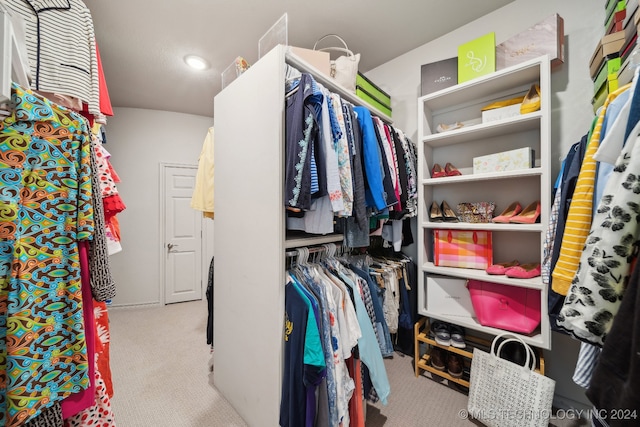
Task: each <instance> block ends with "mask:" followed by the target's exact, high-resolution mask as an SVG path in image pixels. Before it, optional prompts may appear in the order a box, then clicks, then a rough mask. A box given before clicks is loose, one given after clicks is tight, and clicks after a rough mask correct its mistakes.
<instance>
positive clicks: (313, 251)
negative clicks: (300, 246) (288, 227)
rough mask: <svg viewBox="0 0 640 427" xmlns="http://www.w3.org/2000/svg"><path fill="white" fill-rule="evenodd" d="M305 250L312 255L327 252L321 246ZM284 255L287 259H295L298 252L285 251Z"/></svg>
mask: <svg viewBox="0 0 640 427" xmlns="http://www.w3.org/2000/svg"><path fill="white" fill-rule="evenodd" d="M307 250H308V251H309V253H310V254H314V253H318V252H324V251H326V250H327V248H325V247H322V246H312V247H310V248H307ZM285 255H286V256H288V257H295V256H298V255H300V254H299V253H298V251H287V252H285Z"/></svg>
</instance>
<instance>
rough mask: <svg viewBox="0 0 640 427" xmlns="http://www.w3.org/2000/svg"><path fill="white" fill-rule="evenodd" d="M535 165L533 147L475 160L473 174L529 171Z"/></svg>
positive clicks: (475, 158)
mask: <svg viewBox="0 0 640 427" xmlns="http://www.w3.org/2000/svg"><path fill="white" fill-rule="evenodd" d="M534 164H535V150H534V149H533V148H531V147H525V148H518V149H516V150H510V151H503V152H500V153H494V154H489V155H486V156H480V157H474V158H473V173H491V172H505V171H513V170H519V169H529V168H532V167H533V166H534Z"/></svg>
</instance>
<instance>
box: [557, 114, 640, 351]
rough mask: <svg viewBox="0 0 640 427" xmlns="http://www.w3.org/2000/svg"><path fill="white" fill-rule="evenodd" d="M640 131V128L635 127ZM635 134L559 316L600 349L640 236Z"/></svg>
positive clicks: (638, 156)
mask: <svg viewBox="0 0 640 427" xmlns="http://www.w3.org/2000/svg"><path fill="white" fill-rule="evenodd" d="M638 131H640V125H636V128H634V132H638ZM634 132H632V133H631V137H630V138H629V140H628V141H627V142H626V143H625V146H624V148H623V150H622V152H621V153H620V156H619V158H618V160H617V162H616V165H615V168H614V170H613V172H612V174H611V177H610V178H609V180H608V181H607V183H606V186H605V190H604V196H603V197H602V200H601V201H600V202H599V205H598V209H597V212H596V214H595V215H594V218H593V226H592V227H591V231H590V233H589V237H588V239H587V240H586V244H585V247H584V250H583V252H582V255H581V257H580V261H579V265H578V271H577V273H576V275H575V277H574V279H573V283H572V286H571V288H570V290H569V294H568V295H567V298H566V299H565V303H564V306H563V307H562V310H561V311H560V315H559V316H558V326H560V327H561V328H563V329H565V330H567V331H568V332H569V333H571V334H572V335H573V336H574V337H576V338H578V339H580V340H582V341H586V342H589V343H592V344H595V345H598V346H602V345H603V343H604V340H605V339H606V336H607V333H608V332H609V329H610V328H611V324H612V321H613V319H614V317H615V315H616V313H617V311H618V308H619V307H620V302H621V300H622V298H623V295H624V293H625V289H626V287H627V283H628V281H629V276H630V272H631V269H630V267H631V262H632V261H633V259H634V258H635V256H636V250H637V245H638V237H639V234H640V227H639V224H638V215H639V214H640V208H639V207H638V203H637V194H638V193H640V187H639V186H638V183H637V182H636V181H637V179H636V174H635V172H634V171H637V170H640V144H637V143H636V139H637V133H634Z"/></svg>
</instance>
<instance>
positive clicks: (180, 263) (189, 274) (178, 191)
mask: <svg viewBox="0 0 640 427" xmlns="http://www.w3.org/2000/svg"><path fill="white" fill-rule="evenodd" d="M163 170H164V174H163V175H164V221H163V222H164V227H163V229H164V239H163V242H164V247H163V252H164V293H165V295H164V301H165V304H171V303H176V302H185V301H194V300H200V299H202V288H203V271H202V269H203V268H202V212H200V211H196V210H194V209H192V208H191V206H190V203H191V195H192V193H193V187H194V185H195V179H196V172H197V167H196V166H190V165H188V166H186V165H185V166H172V165H171V166H170V165H164V167H163Z"/></svg>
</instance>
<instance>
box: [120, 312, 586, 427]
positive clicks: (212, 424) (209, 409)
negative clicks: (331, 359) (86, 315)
mask: <svg viewBox="0 0 640 427" xmlns="http://www.w3.org/2000/svg"><path fill="white" fill-rule="evenodd" d="M109 316H110V320H111V370H112V375H113V383H114V398H113V401H112V404H113V410H114V413H115V416H116V423H117V425H118V427H200V426H201V427H241V426H246V425H247V424H246V423H245V422H244V421H243V420H242V419H241V418H240V416H239V415H238V414H237V412H236V411H235V410H234V409H233V408H232V407H231V405H230V404H229V402H227V400H226V399H225V398H224V397H223V396H222V395H220V393H219V392H218V391H217V390H216V389H215V387H213V380H212V375H211V374H210V372H209V364H210V362H211V354H210V352H209V346H208V345H207V344H206V332H205V331H206V324H207V323H206V322H207V304H206V301H195V302H188V303H180V304H172V305H167V306H164V307H162V306H153V307H137V308H110V309H109ZM385 366H386V369H387V374H388V377H389V382H390V384H391V395H390V397H389V401H388V404H387V405H382V404H381V403H376V404H368V405H367V423H366V425H367V427H380V426H384V427H396V426H397V427H414V426H415V427H418V426H419V427H426V426H448V427H456V426H475V425H481V424H479V423H476V422H472V421H468V420H465V419H462V418H461V417H460V416H459V415H458V414H459V412H460V411H461V410H464V409H466V407H467V396H466V394H465V393H462V392H460V391H458V389H457V388H455V386H449V385H448V384H447V381H444V380H443V381H439V380H438V381H436V380H432V379H431V378H430V375H431V374H429V373H426V374H423V375H422V376H421V377H418V378H416V377H415V375H414V370H413V358H412V357H410V356H406V355H404V354H401V353H396V355H395V356H394V357H393V358H392V359H385ZM552 425H554V426H558V427H560V426H566V427H568V426H579V425H580V426H582V425H588V424H586V423H584V422H582V423H575V422H571V421H570V420H554V421H553V422H552ZM251 427H262V426H251ZM266 427H276V426H266Z"/></svg>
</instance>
